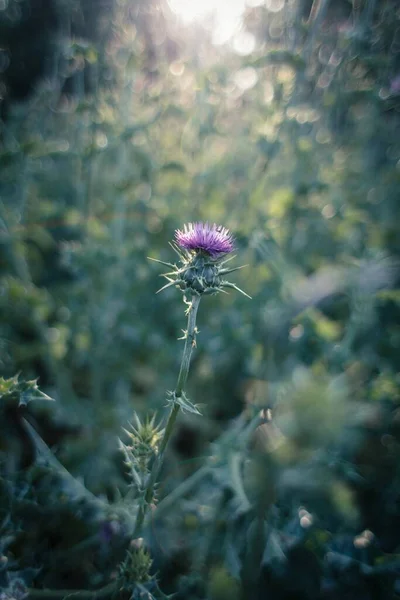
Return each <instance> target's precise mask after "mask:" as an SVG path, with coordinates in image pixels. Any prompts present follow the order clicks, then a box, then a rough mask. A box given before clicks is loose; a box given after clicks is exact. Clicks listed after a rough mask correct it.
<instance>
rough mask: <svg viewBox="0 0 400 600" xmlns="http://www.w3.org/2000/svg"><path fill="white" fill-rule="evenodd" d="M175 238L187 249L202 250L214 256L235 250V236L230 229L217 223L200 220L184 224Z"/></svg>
mask: <svg viewBox="0 0 400 600" xmlns="http://www.w3.org/2000/svg"><path fill="white" fill-rule="evenodd" d="M175 240H176V243H177V244H178V246H180V247H181V248H185V250H194V251H199V250H201V251H203V252H206V253H207V254H209V255H210V256H212V257H214V258H215V257H217V256H218V255H219V254H228V253H229V252H232V250H233V236H232V234H231V233H230V232H229V229H227V228H226V227H222V226H220V225H216V224H215V223H214V225H209V224H208V223H201V222H198V223H189V224H188V225H184V226H183V231H182V230H180V229H177V230H176V232H175Z"/></svg>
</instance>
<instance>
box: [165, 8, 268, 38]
mask: <svg viewBox="0 0 400 600" xmlns="http://www.w3.org/2000/svg"><path fill="white" fill-rule="evenodd" d="M262 3H263V0H168V4H169V6H170V8H171V10H172V11H173V12H174V13H175V14H176V15H177V16H178V17H179V18H181V19H182V21H183V22H185V23H195V22H197V23H199V22H200V23H201V22H204V21H206V20H207V22H209V20H210V19H211V22H212V32H213V39H214V42H215V43H217V44H224V43H225V42H227V41H228V40H230V39H231V38H232V37H233V36H234V35H235V33H237V32H238V30H239V29H240V23H241V17H242V15H243V12H244V10H245V8H246V6H257V5H259V4H262Z"/></svg>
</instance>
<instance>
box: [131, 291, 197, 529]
mask: <svg viewBox="0 0 400 600" xmlns="http://www.w3.org/2000/svg"><path fill="white" fill-rule="evenodd" d="M199 304H200V296H192V301H191V303H190V306H189V309H188V327H187V331H186V335H185V347H184V349H183V354H182V361H181V367H180V370H179V375H178V381H177V383H176V388H175V391H174V398H180V397H181V396H182V394H183V391H184V388H185V385H186V380H187V377H188V373H189V367H190V359H191V356H192V350H193V348H194V346H195V345H196V332H197V330H196V317H197V311H198V308H199ZM179 409H180V405H179V404H178V402H176V401H174V402H173V403H172V406H171V410H170V413H169V416H168V420H167V424H166V426H165V430H164V435H163V438H162V440H161V443H160V447H159V449H158V454H157V457H156V459H155V461H154V464H153V467H152V470H151V473H150V476H149V481H148V483H147V487H146V491H145V494H144V499H143V502H142V503H141V505H140V507H139V512H138V515H137V519H136V524H135V530H134V537H137V536H139V535H140V532H141V529H142V527H143V523H144V520H145V518H146V514H147V511H148V509H149V507H150V505H151V504H152V502H153V500H154V486H155V484H156V482H157V480H158V476H159V474H160V471H161V467H162V464H163V461H164V454H165V450H166V447H167V445H168V442H169V439H170V437H171V435H172V432H173V430H174V426H175V422H176V418H177V416H178V414H179Z"/></svg>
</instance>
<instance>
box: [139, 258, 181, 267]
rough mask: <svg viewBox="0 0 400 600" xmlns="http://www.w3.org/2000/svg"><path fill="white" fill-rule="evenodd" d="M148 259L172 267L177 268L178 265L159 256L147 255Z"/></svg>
mask: <svg viewBox="0 0 400 600" xmlns="http://www.w3.org/2000/svg"><path fill="white" fill-rule="evenodd" d="M146 258H148V260H152V261H153V262H157V263H160V265H165V266H166V267H171V268H172V269H176V265H173V264H172V263H169V262H164V261H163V260H158V258H152V257H151V256H147V257H146Z"/></svg>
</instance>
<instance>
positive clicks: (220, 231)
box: [151, 222, 250, 298]
mask: <svg viewBox="0 0 400 600" xmlns="http://www.w3.org/2000/svg"><path fill="white" fill-rule="evenodd" d="M170 245H171V246H172V248H173V249H174V250H175V252H176V253H177V255H178V256H179V261H180V263H179V264H172V263H167V262H164V261H162V260H158V259H157V258H152V259H151V260H154V261H155V262H159V263H161V264H162V265H165V266H166V267H169V268H170V269H171V271H170V272H169V273H163V275H162V277H165V279H167V281H168V283H167V284H166V285H164V286H163V287H162V288H161V289H160V290H158V291H159V292H161V291H162V290H165V289H166V288H169V287H170V286H172V285H174V286H176V287H177V288H179V289H180V290H182V292H183V293H184V295H192V296H200V295H201V294H216V293H217V292H223V291H225V290H224V288H232V289H235V290H237V291H238V292H241V293H242V294H244V295H245V296H247V297H248V298H250V296H249V295H248V294H246V293H245V292H243V290H241V289H240V288H238V287H237V285H235V284H234V283H231V282H229V281H226V280H225V279H224V278H223V277H224V275H227V274H228V273H233V271H237V270H239V269H242V268H243V267H231V268H229V267H226V266H225V265H226V263H227V262H229V261H230V260H232V258H234V256H230V257H229V258H225V257H226V255H227V254H229V253H230V252H232V250H233V247H234V239H233V235H232V234H231V233H230V232H229V229H227V228H226V227H221V226H218V225H216V224H215V223H214V225H209V224H208V223H200V222H198V223H189V225H184V226H183V230H181V229H177V230H176V231H175V240H174V241H173V242H171V244H170Z"/></svg>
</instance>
